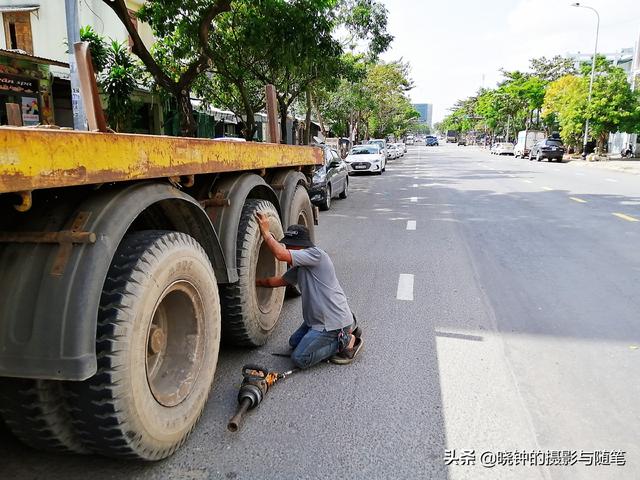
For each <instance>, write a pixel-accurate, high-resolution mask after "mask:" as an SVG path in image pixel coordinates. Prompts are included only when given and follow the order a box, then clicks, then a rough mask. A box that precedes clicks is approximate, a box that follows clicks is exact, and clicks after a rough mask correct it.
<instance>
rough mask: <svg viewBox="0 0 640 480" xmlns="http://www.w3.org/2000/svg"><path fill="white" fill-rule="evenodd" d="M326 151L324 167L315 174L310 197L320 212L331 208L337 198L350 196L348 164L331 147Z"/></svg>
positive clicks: (317, 169)
mask: <svg viewBox="0 0 640 480" xmlns="http://www.w3.org/2000/svg"><path fill="white" fill-rule="evenodd" d="M322 150H323V151H324V165H321V166H318V168H316V171H315V172H314V174H313V179H312V181H311V188H310V189H309V197H310V198H311V202H312V203H313V204H315V205H318V206H319V207H320V210H329V208H331V199H332V198H335V197H338V196H339V197H340V198H347V195H348V194H349V173H348V170H347V164H346V163H344V161H343V160H342V159H341V158H340V155H338V152H336V151H335V150H333V149H332V148H329V147H324V146H323V147H322Z"/></svg>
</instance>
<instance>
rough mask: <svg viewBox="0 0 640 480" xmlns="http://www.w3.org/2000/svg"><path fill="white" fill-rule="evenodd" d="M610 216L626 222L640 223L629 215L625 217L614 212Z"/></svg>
mask: <svg viewBox="0 0 640 480" xmlns="http://www.w3.org/2000/svg"><path fill="white" fill-rule="evenodd" d="M611 215H614V216H616V217H618V218H621V219H622V220H626V221H627V222H640V220H638V219H637V218H636V217H632V216H631V215H625V214H624V213H617V212H614V213H612V214H611Z"/></svg>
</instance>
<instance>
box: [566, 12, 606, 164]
mask: <svg viewBox="0 0 640 480" xmlns="http://www.w3.org/2000/svg"><path fill="white" fill-rule="evenodd" d="M571 6H572V7H580V8H587V9H589V10H591V11H593V12H594V13H595V14H596V17H597V19H598V22H597V23H596V46H595V48H594V50H593V60H592V61H591V79H590V80H589V97H588V100H587V108H589V105H591V92H592V90H593V78H594V77H595V74H596V55H597V54H598V34H599V32H600V15H599V14H598V11H597V10H596V9H595V8H593V7H589V6H587V5H580V4H579V3H578V2H576V3H572V4H571ZM588 138H589V115H587V120H586V122H585V125H584V140H583V141H582V156H583V158H585V157H586V156H587V140H588Z"/></svg>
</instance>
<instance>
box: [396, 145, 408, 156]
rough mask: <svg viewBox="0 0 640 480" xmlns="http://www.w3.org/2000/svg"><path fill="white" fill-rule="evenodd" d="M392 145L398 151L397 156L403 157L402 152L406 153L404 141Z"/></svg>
mask: <svg viewBox="0 0 640 480" xmlns="http://www.w3.org/2000/svg"><path fill="white" fill-rule="evenodd" d="M394 145H395V147H396V150H397V151H398V156H399V157H404V154H405V153H407V147H405V146H404V143H394Z"/></svg>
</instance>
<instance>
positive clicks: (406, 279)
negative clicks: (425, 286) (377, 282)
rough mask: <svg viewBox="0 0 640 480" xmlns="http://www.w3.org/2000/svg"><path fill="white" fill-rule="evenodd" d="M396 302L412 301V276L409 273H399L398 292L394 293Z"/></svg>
mask: <svg viewBox="0 0 640 480" xmlns="http://www.w3.org/2000/svg"><path fill="white" fill-rule="evenodd" d="M396 298H397V299H398V300H413V275H412V274H410V273H401V274H400V277H399V278H398V292H397V293H396Z"/></svg>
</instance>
